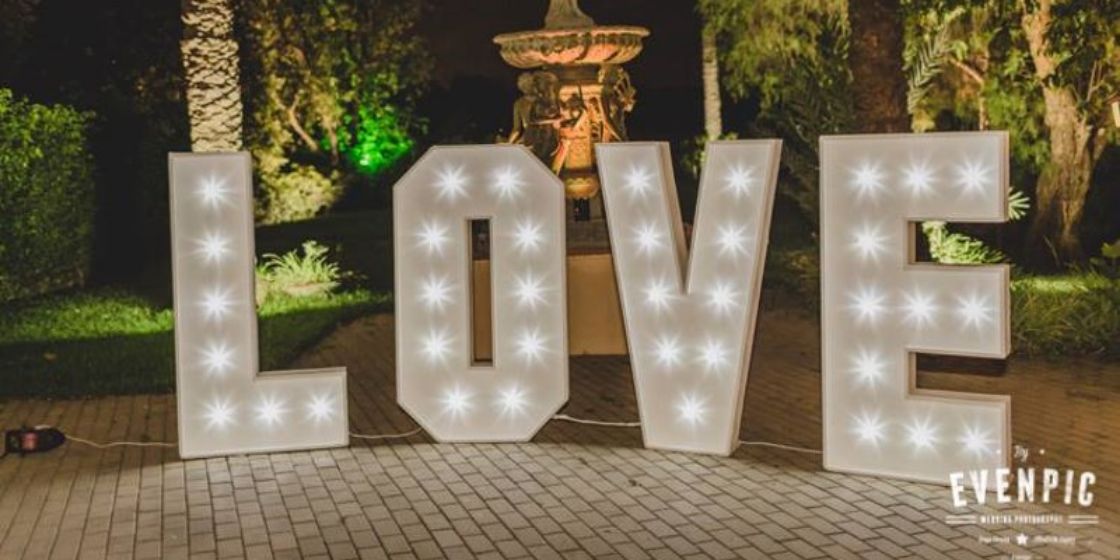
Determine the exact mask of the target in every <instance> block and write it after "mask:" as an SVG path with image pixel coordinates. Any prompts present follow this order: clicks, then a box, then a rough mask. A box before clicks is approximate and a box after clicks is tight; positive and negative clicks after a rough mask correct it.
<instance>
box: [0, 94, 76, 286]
mask: <svg viewBox="0 0 1120 560" xmlns="http://www.w3.org/2000/svg"><path fill="white" fill-rule="evenodd" d="M90 118H91V115H90V114H88V113H82V112H79V111H76V110H74V109H72V108H70V107H65V106H62V105H55V106H50V107H48V106H45V105H36V104H33V103H29V102H28V101H26V100H24V99H17V98H15V96H14V95H13V94H12V92H11V91H10V90H5V89H0V302H3V301H9V300H13V299H17V298H23V297H27V296H31V295H35V294H42V293H45V292H49V291H52V290H57V289H60V288H66V287H70V286H75V285H80V284H81V283H82V282H83V281H84V280H85V279H86V277H88V275H89V269H90V262H91V259H92V253H93V220H94V184H93V160H92V158H91V157H90V155H89V153H88V152H87V150H86V128H87V123H88V122H89V120H90Z"/></svg>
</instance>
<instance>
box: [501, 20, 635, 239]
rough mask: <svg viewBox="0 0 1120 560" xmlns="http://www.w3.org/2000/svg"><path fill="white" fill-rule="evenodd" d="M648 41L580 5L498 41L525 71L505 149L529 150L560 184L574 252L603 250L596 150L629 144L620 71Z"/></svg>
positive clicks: (628, 89) (630, 91)
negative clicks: (593, 245)
mask: <svg viewBox="0 0 1120 560" xmlns="http://www.w3.org/2000/svg"><path fill="white" fill-rule="evenodd" d="M648 35H649V30H647V29H645V28H642V27H634V26H628V25H596V24H595V21H594V20H592V19H591V18H590V17H588V16H587V14H585V13H583V11H582V10H580V8H579V5H578V0H551V3H550V4H549V8H548V14H547V15H546V16H545V25H544V28H543V29H537V30H533V31H520V32H516V33H506V34H503V35H498V36H497V37H494V42H495V43H497V44H498V46H499V47H500V48H501V55H502V58H503V59H504V60H505V61H506V62H507V63H508V64H510V65H511V66H514V67H516V68H520V69H523V70H525V72H524V73H522V74H521V76H520V77H519V78H518V80H517V86H518V89H520V90H521V97H520V98H519V99H518V100H517V101H516V102H515V103H514V107H513V114H514V120H513V128H512V131H511V133H510V136H509V138H508V141H509V142H510V143H517V144H523V145H526V146H528V147H529V148H530V149H532V150H533V152H534V153H535V154H536V155H537V157H539V158H540V159H541V161H543V162H545V164H546V165H548V166H549V167H551V168H552V170H553V172H555V173H557V174H558V175H559V176H560V179H561V180H563V182H564V189H565V191H566V193H567V197H568V199H569V200H571V201H572V203H571V204H570V206H569V211H568V221H569V232H570V235H569V241H570V244H571V242H572V241H575V242H576V244H577V245H578V244H579V241H580V238H581V237H588V236H590V237H594V238H599V240H600V241H604V242H605V232H606V230H605V226H603V224H602V222H603V208H602V199H601V197H599V196H598V194H599V176H598V172H597V170H596V168H595V144H596V143H598V142H616V141H625V140H627V139H628V137H627V133H626V114H627V113H629V112H630V111H631V110H632V109H633V108H634V103H635V90H634V87H633V86H632V85H631V84H630V76H629V75H628V74H627V73H626V70H624V69H623V68H622V66H621V65H622V64H624V63H626V62H628V61H630V60H632V59H634V57H636V56H638V53H640V52H641V50H642V39H643V38H645V37H647V36H648ZM573 222H575V224H573ZM579 222H593V223H591V224H585V225H586V226H590V227H579V225H580V224H578V223H579ZM573 225H575V226H576V229H577V230H581V231H580V232H572V229H573V228H572V226H573ZM582 230H587V231H582ZM581 232H582V233H583V235H581V234H580V233H581ZM571 233H576V235H575V236H574V237H575V239H572V235H571ZM587 241H591V239H587Z"/></svg>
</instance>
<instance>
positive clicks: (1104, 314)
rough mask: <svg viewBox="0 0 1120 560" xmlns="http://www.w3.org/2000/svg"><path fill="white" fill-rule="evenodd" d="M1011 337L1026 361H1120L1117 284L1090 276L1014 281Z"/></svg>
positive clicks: (1116, 282)
mask: <svg viewBox="0 0 1120 560" xmlns="http://www.w3.org/2000/svg"><path fill="white" fill-rule="evenodd" d="M1011 336H1012V348H1014V349H1015V351H1016V352H1019V353H1022V354H1027V355H1039V356H1050V357H1054V356H1078V355H1087V354H1098V355H1105V356H1109V357H1116V356H1120V280H1115V279H1110V278H1108V277H1106V276H1103V275H1101V274H1097V273H1094V272H1082V273H1077V274H1070V275H1065V276H1036V277H1026V278H1018V279H1016V280H1014V281H1013V282H1012V283H1011Z"/></svg>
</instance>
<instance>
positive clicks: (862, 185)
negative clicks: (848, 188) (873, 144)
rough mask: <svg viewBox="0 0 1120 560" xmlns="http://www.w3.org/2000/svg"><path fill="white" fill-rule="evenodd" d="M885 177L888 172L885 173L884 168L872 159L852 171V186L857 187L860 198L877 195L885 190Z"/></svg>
mask: <svg viewBox="0 0 1120 560" xmlns="http://www.w3.org/2000/svg"><path fill="white" fill-rule="evenodd" d="M884 179H886V174H884V173H883V168H882V167H881V166H880V165H879V164H877V163H872V162H870V161H866V162H864V163H862V164H860V166H859V167H857V168H855V169H854V170H853V171H852V186H853V187H855V189H856V192H857V193H858V195H859V196H860V198H863V197H867V198H874V197H875V196H877V195H878V194H879V192H880V191H882V190H883V181H884Z"/></svg>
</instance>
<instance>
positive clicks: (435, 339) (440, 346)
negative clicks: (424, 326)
mask: <svg viewBox="0 0 1120 560" xmlns="http://www.w3.org/2000/svg"><path fill="white" fill-rule="evenodd" d="M421 351H422V352H423V353H424V355H425V356H426V357H427V358H428V362H429V363H439V362H442V361H443V360H444V358H446V357H447V353H448V352H449V351H451V335H449V334H448V333H447V331H445V330H442V329H439V330H437V329H433V330H432V331H431V332H429V333H428V335H427V336H426V337H424V340H423V342H422V343H421Z"/></svg>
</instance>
